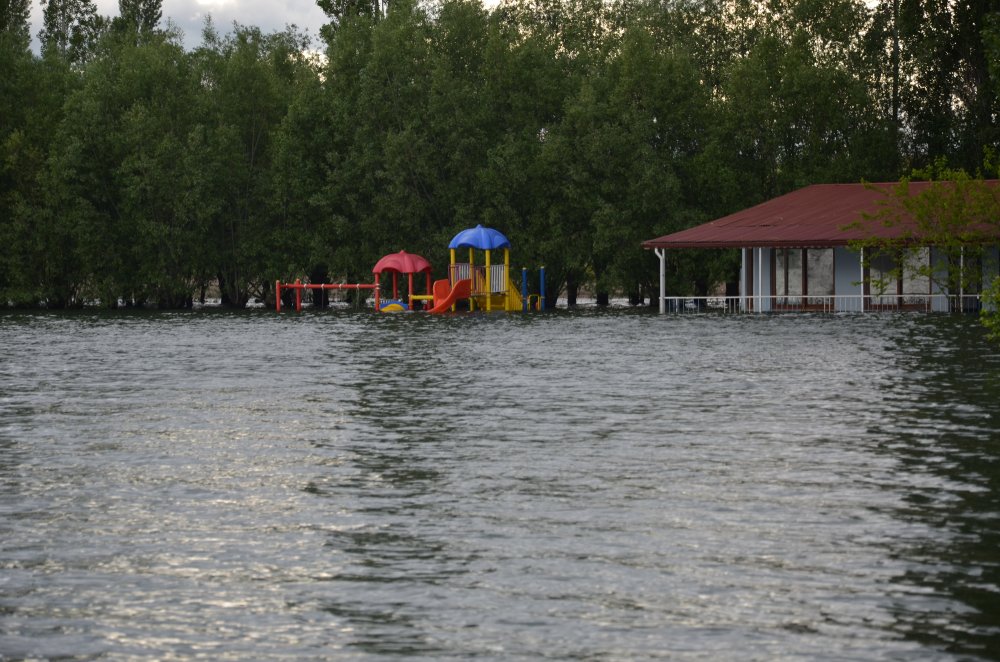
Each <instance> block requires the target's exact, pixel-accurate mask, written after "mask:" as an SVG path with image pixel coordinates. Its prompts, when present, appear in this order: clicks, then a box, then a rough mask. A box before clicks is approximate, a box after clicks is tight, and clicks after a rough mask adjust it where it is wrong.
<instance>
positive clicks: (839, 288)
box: [833, 246, 864, 312]
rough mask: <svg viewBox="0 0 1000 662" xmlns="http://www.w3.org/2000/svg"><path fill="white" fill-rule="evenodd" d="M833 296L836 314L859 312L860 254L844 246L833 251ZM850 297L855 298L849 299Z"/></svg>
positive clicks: (860, 293)
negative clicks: (834, 296) (834, 297)
mask: <svg viewBox="0 0 1000 662" xmlns="http://www.w3.org/2000/svg"><path fill="white" fill-rule="evenodd" d="M833 270H834V277H835V281H834V286H833V287H834V294H835V295H836V297H837V298H836V310H837V311H838V312H861V310H862V307H861V302H862V299H861V295H862V294H863V292H864V289H863V288H864V286H863V284H862V282H861V281H862V273H861V254H860V253H859V252H857V251H853V250H851V249H850V248H847V247H846V246H840V247H837V248H835V249H834V250H833ZM851 297H857V298H856V299H855V298H851Z"/></svg>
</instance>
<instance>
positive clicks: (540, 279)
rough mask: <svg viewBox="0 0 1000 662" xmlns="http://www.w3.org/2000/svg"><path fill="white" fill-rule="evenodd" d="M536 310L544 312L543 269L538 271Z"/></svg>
mask: <svg viewBox="0 0 1000 662" xmlns="http://www.w3.org/2000/svg"><path fill="white" fill-rule="evenodd" d="M538 282H539V284H538V292H539V294H538V310H545V267H540V268H539V269H538Z"/></svg>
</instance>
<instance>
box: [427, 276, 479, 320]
mask: <svg viewBox="0 0 1000 662" xmlns="http://www.w3.org/2000/svg"><path fill="white" fill-rule="evenodd" d="M439 292H440V296H439ZM471 294H472V281H471V280H469V279H468V278H464V279H462V280H460V281H458V282H457V283H455V287H453V288H451V291H448V281H447V280H443V279H442V280H439V281H435V282H434V307H433V308H431V309H430V310H428V311H427V312H429V313H446V312H448V311H449V310H451V306H452V304H454V303H455V302H456V301H458V300H459V299H468V298H469V295H471Z"/></svg>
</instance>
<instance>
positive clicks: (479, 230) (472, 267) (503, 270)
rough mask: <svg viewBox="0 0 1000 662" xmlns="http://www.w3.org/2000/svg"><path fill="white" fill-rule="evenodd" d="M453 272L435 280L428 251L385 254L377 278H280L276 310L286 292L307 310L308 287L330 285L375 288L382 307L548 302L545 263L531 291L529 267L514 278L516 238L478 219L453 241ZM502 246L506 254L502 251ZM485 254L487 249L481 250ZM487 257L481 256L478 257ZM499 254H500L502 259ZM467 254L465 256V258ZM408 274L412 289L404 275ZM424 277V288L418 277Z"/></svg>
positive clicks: (521, 308)
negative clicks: (388, 282)
mask: <svg viewBox="0 0 1000 662" xmlns="http://www.w3.org/2000/svg"><path fill="white" fill-rule="evenodd" d="M448 251H449V258H450V260H449V265H448V277H447V278H442V279H439V280H434V281H432V276H431V274H432V271H433V267H432V265H431V263H430V262H429V261H428V260H427V259H426V258H424V257H422V256H420V255H416V254H414V253H407V252H406V251H405V250H404V251H399V252H398V253H391V254H389V255H386V256H384V257H383V258H381V259H380V260H379V261H378V262H376V263H375V266H374V267H372V274H373V276H374V279H373V282H371V283H303V282H301V281H300V280H296V281H295V282H294V283H282V282H281V281H280V280H279V281H277V282H276V283H275V300H276V304H275V307H276V310H277V311H278V312H280V311H281V309H282V292H285V291H294V292H295V309H296V310H297V311H300V310H302V299H303V293H304V292H306V291H312V292H314V293H315V292H321V291H324V290H355V291H358V292H360V291H371V292H372V294H373V295H374V298H375V310H376V311H377V312H384V313H395V312H408V311H418V310H419V311H424V312H427V313H431V314H440V313H447V312H456V311H459V310H463V311H477V310H478V311H484V312H494V311H496V312H500V311H503V312H527V311H529V310H543V309H544V307H545V267H541V268H540V271H539V291H538V292H537V293H529V292H528V270H527V269H526V268H522V269H521V278H520V285H516V284H515V283H514V280H513V279H512V278H511V268H510V240H508V239H507V237H506V236H504V234H503V233H501V232H499V231H498V230H495V229H493V228H487V227H483V226H482V225H477V226H476V227H474V228H468V229H466V230H462V231H461V232H459V233H458V234H456V235H455V236H454V237H453V238H452V240H451V241H450V242H449V243H448ZM501 251H502V254H500V255H498V253H499V252H501ZM480 254H481V255H480ZM477 257H481V261H480V260H477ZM497 257H499V258H500V259H499V260H497ZM462 259H464V260H466V261H464V262H461V261H459V260H462ZM383 275H385V276H391V277H392V296H391V298H387V299H383V298H382V296H381V292H382V287H383V286H384V285H385V284H384V283H382V282H381V278H382V276H383ZM401 276H406V294H405V295H401V293H400V285H401V284H400V277H401ZM418 280H423V282H424V287H423V293H422V294H420V293H418V292H417V289H418V288H417V283H416V281H418Z"/></svg>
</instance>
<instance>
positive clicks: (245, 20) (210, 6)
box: [31, 0, 327, 51]
mask: <svg viewBox="0 0 1000 662" xmlns="http://www.w3.org/2000/svg"><path fill="white" fill-rule="evenodd" d="M96 4H97V11H98V13H99V14H102V15H104V16H117V15H118V0H96ZM208 14H211V15H212V20H213V21H214V22H215V27H216V29H217V30H218V31H219V34H226V33H228V32H230V30H231V29H232V25H233V21H237V22H238V23H240V24H242V25H255V26H257V27H258V28H260V29H261V30H263V31H264V32H274V31H276V30H282V29H284V27H285V26H286V25H289V24H294V25H297V26H298V27H299V28H300V29H302V30H307V31H308V33H309V36H310V37H312V38H313V41H314V44H313V45H314V46H315V45H317V44H316V43H315V42H317V41H318V38H319V28H320V26H321V25H323V24H324V23H326V22H327V19H326V14H324V13H323V11H322V10H321V9H320V8H319V7H317V6H316V0H163V24H164V25H165V24H166V20H167V19H168V18H169V19H172V20H173V22H174V23H175V24H176V25H177V27H179V28H180V29H181V30H182V31H183V32H184V44H185V46H186V47H187V48H188V49H191V48H195V47H196V46H198V45H199V44H200V43H201V27H202V22H203V21H204V20H205V16H206V15H208ZM41 29H42V7H41V3H40V2H39V0H33V6H32V10H31V35H32V37H33V39H34V47H35V50H36V51H37V50H38V37H37V35H38V31H39V30H41Z"/></svg>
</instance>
